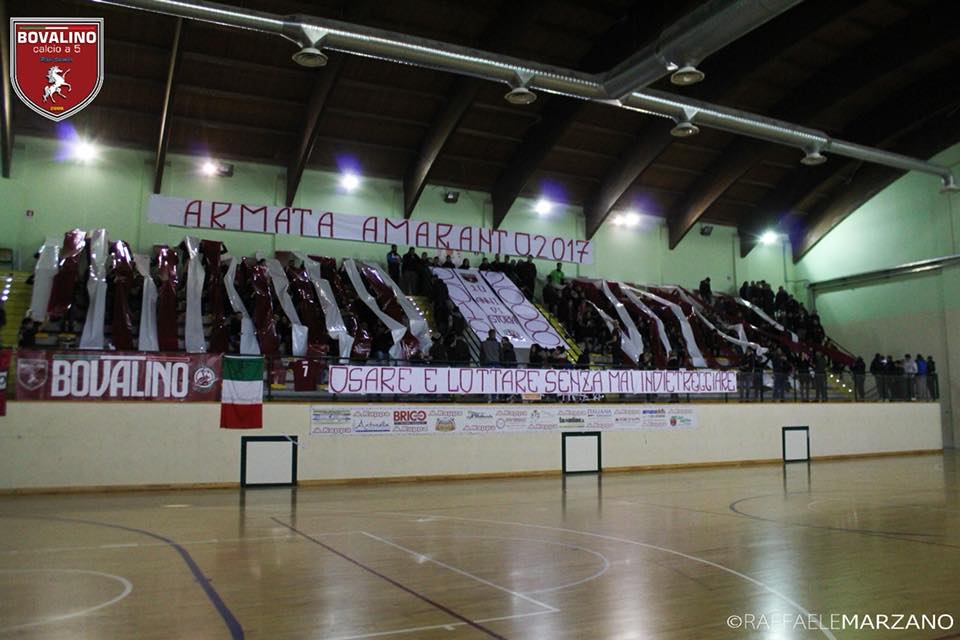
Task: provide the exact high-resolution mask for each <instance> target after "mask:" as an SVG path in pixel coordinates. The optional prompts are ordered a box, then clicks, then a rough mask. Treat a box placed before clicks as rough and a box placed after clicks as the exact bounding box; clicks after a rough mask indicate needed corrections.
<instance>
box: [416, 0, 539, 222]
mask: <svg viewBox="0 0 960 640" xmlns="http://www.w3.org/2000/svg"><path fill="white" fill-rule="evenodd" d="M504 6H505V10H504V11H503V13H502V14H501V15H500V16H499V17H497V18H496V19H494V21H493V22H492V23H491V24H490V25H488V26H487V27H486V29H484V33H483V35H482V36H481V38H480V40H481V41H483V42H484V45H485V46H486V47H487V48H490V49H491V50H493V51H497V50H503V49H506V48H509V47H511V46H514V45H516V44H517V43H519V42H520V41H521V38H522V36H523V34H524V33H525V32H526V31H527V30H528V29H529V27H530V25H531V24H533V23H534V22H536V19H537V16H538V15H539V13H540V11H541V10H542V4H541V3H539V2H537V1H536V0H521V1H519V2H515V1H514V0H507V2H506V3H505V5H504ZM482 86H483V81H481V80H477V79H476V78H468V77H460V78H457V80H456V81H455V82H454V83H453V87H452V89H451V91H450V95H451V97H450V99H449V100H447V102H446V104H444V105H443V107H442V108H441V109H440V112H439V113H438V114H437V115H436V116H435V117H434V118H433V124H432V125H431V126H430V128H429V129H427V131H426V133H424V134H423V137H422V138H421V139H420V144H419V146H418V148H417V155H416V156H415V157H414V159H413V161H412V162H411V163H410V165H409V166H408V167H407V170H406V171H405V172H404V176H403V217H404V218H409V217H410V216H411V215H412V214H413V210H414V209H415V208H416V206H417V202H419V200H420V196H421V195H422V194H423V189H424V187H426V186H427V179H428V178H429V177H430V171H431V170H432V169H433V166H434V164H435V163H436V161H437V158H439V157H440V153H441V152H442V151H443V148H444V146H445V145H446V144H447V141H448V140H450V137H451V136H452V135H453V133H454V131H456V130H457V127H458V126H459V124H460V122H461V121H462V120H463V118H464V116H465V115H467V111H469V110H470V105H472V104H473V101H474V100H475V99H476V97H477V94H478V93H479V92H480V88H481V87H482Z"/></svg>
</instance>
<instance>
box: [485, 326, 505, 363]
mask: <svg viewBox="0 0 960 640" xmlns="http://www.w3.org/2000/svg"><path fill="white" fill-rule="evenodd" d="M480 364H482V365H483V366H485V367H496V366H499V365H500V343H499V342H497V332H496V331H494V330H493V329H490V330H489V331H488V332H487V339H486V340H484V341H483V342H481V343H480Z"/></svg>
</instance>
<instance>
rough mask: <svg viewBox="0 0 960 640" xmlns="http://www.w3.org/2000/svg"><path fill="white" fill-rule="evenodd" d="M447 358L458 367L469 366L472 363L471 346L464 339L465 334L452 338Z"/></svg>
mask: <svg viewBox="0 0 960 640" xmlns="http://www.w3.org/2000/svg"><path fill="white" fill-rule="evenodd" d="M447 358H449V359H450V361H451V362H452V363H454V364H457V365H461V366H463V365H467V364H469V363H470V346H469V345H468V344H467V341H466V340H465V339H464V337H463V334H457V335H455V336H452V337H451V338H450V345H449V346H448V347H447Z"/></svg>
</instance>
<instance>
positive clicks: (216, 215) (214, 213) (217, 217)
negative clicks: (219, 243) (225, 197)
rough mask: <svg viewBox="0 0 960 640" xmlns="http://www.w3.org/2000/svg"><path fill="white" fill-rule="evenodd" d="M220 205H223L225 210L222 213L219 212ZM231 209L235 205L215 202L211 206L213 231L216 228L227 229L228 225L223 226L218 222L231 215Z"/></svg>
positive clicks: (211, 226)
mask: <svg viewBox="0 0 960 640" xmlns="http://www.w3.org/2000/svg"><path fill="white" fill-rule="evenodd" d="M218 204H219V205H223V207H224V208H223V210H222V211H217V205H218ZM231 209H233V205H232V204H231V203H229V202H214V203H213V204H212V205H211V206H210V228H211V229H213V228H214V227H216V228H217V229H226V228H227V225H225V224H221V223H220V222H218V220H220V218H222V217H223V216H225V215H227V214H228V213H230V211H231Z"/></svg>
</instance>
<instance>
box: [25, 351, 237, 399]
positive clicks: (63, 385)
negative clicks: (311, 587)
mask: <svg viewBox="0 0 960 640" xmlns="http://www.w3.org/2000/svg"><path fill="white" fill-rule="evenodd" d="M220 369H221V358H220V356H219V355H210V354H202V353H183V354H160V353H123V352H119V351H62V352H61V351H39V350H27V349H20V350H19V351H17V399H18V400H72V401H76V400H157V401H162V402H216V401H218V400H219V399H220Z"/></svg>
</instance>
